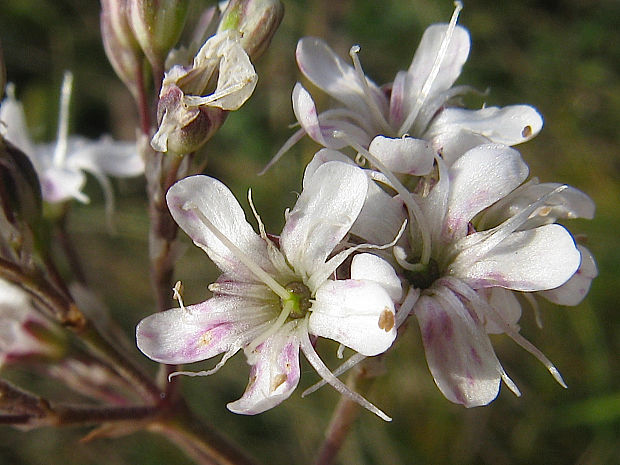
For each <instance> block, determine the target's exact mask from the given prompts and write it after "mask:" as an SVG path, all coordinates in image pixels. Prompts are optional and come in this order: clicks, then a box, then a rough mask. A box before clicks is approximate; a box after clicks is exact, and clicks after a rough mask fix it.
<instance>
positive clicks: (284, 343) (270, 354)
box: [227, 322, 300, 415]
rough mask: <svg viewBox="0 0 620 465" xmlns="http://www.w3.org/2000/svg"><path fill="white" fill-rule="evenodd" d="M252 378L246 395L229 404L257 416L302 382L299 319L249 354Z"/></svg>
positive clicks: (276, 403)
mask: <svg viewBox="0 0 620 465" xmlns="http://www.w3.org/2000/svg"><path fill="white" fill-rule="evenodd" d="M248 363H249V364H250V365H252V368H251V370H250V381H249V383H248V386H247V388H246V390H245V392H244V393H243V396H242V397H241V398H240V399H239V400H237V401H235V402H231V403H229V404H228V405H227V407H228V409H229V410H230V411H231V412H234V413H240V414H243V415H256V414H257V413H261V412H264V411H265V410H269V409H270V408H273V407H275V406H276V405H278V404H280V403H281V402H282V401H283V400H285V399H287V398H288V397H289V396H290V395H291V394H292V392H293V391H294V390H295V388H296V387H297V383H298V382H299V374H300V371H299V337H298V336H297V322H290V323H288V324H286V325H284V326H283V327H282V328H280V330H279V331H278V332H277V333H276V334H274V335H273V336H271V337H270V338H268V339H267V340H266V341H265V342H263V343H262V344H261V345H259V346H258V347H257V348H256V349H255V350H254V352H252V354H250V356H249V357H248Z"/></svg>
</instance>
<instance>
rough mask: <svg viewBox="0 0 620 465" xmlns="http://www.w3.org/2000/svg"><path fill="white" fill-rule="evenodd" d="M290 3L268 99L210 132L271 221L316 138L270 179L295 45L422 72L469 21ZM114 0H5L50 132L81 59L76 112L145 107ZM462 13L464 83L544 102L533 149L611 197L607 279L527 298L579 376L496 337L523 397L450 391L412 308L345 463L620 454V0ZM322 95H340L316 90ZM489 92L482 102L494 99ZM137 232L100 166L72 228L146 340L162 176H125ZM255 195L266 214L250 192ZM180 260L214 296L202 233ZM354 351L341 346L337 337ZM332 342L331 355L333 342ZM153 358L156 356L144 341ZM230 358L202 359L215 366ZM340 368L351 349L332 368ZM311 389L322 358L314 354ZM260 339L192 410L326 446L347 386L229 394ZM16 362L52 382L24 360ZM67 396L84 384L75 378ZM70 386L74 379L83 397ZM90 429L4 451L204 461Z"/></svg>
mask: <svg viewBox="0 0 620 465" xmlns="http://www.w3.org/2000/svg"><path fill="white" fill-rule="evenodd" d="M284 3H285V6H286V15H285V19H284V22H283V24H282V26H281V28H280V30H279V31H278V33H277V34H276V36H275V38H274V40H273V43H272V47H271V48H270V49H269V50H268V52H267V53H266V55H265V56H264V57H263V58H262V59H261V60H260V61H259V62H258V63H257V64H256V67H257V70H258V73H259V84H258V87H257V89H256V92H255V94H254V96H253V97H252V98H251V100H250V101H249V102H248V103H247V104H246V105H245V106H244V107H243V108H242V109H241V110H240V111H239V112H236V113H234V114H231V115H230V117H229V118H228V120H227V122H226V124H225V125H224V127H223V128H222V130H221V131H220V133H218V134H217V135H216V136H215V137H214V139H213V140H212V142H210V143H209V144H208V147H207V152H208V156H209V165H208V168H207V173H208V174H211V175H213V176H216V177H218V178H219V179H221V180H222V181H224V182H225V183H226V184H228V185H229V186H230V187H231V189H232V190H233V191H234V192H235V194H236V195H237V197H238V198H239V199H241V203H242V204H243V205H244V206H245V207H247V202H245V201H244V200H243V199H245V197H246V192H247V189H248V187H252V191H253V196H254V202H255V205H256V207H257V209H258V210H259V212H260V213H261V215H262V218H263V221H264V222H265V224H266V225H267V228H268V230H270V231H272V232H274V233H277V232H279V231H280V228H281V226H282V224H283V211H284V208H286V207H290V206H292V205H293V204H294V202H295V199H296V194H295V192H298V191H299V190H300V189H301V175H302V173H303V168H304V166H305V164H306V163H307V162H308V161H309V160H310V158H311V157H312V155H313V153H314V151H315V150H316V148H317V147H316V145H314V144H313V143H311V142H309V141H303V142H302V143H300V144H298V145H297V146H296V147H295V148H294V149H293V150H292V151H291V152H290V153H289V154H288V155H287V156H286V157H285V158H284V159H283V160H282V161H281V162H280V163H279V164H277V165H276V166H275V168H274V169H272V170H271V171H270V172H268V173H267V174H266V175H265V176H263V177H257V176H256V173H257V172H258V171H259V170H260V169H261V168H262V167H263V166H264V164H265V163H266V162H267V161H268V160H269V159H270V158H271V156H272V155H273V154H274V153H275V152H276V151H277V150H278V148H279V147H280V146H281V144H282V143H283V142H284V141H285V140H286V139H287V137H288V136H289V135H290V134H291V133H292V130H291V129H289V128H288V125H289V124H290V123H292V122H293V121H294V116H293V113H292V109H291V103H290V91H291V90H292V87H293V85H294V84H295V82H296V81H297V80H298V79H300V74H299V72H298V70H297V68H296V65H295V61H294V50H295V44H296V41H297V40H298V39H299V38H300V37H301V36H303V35H318V36H321V37H323V38H325V39H326V40H327V41H328V42H329V43H330V44H331V45H332V46H333V47H334V49H336V50H337V51H338V52H339V53H340V54H341V55H342V56H343V57H346V56H347V52H348V50H349V47H350V46H351V45H352V44H354V43H357V44H360V45H361V53H360V58H361V60H362V64H363V66H364V68H365V70H366V72H367V74H368V75H370V76H371V77H373V78H374V80H375V81H376V82H377V83H386V82H389V81H390V80H392V79H393V77H394V75H395V73H396V72H397V71H398V70H400V69H406V68H407V67H408V65H409V62H410V60H411V58H412V56H413V52H414V51H415V49H416V47H417V44H418V42H419V39H420V37H421V35H422V32H423V30H424V28H425V27H426V26H428V25H429V24H431V23H434V22H445V21H447V20H448V19H449V18H450V15H451V13H452V8H453V5H452V3H451V2H450V1H448V0H442V1H436V0H394V1H385V2H377V1H373V0H358V1H355V0H343V1H333V0H325V1H314V2H311V1H307V2H306V1H301V0H294V1H293V0H291V1H285V2H284ZM98 22H99V3H98V2H96V1H93V0H91V1H87V2H85V1H83V0H2V1H1V2H0V39H1V41H2V47H3V49H4V58H5V62H6V67H7V74H8V79H9V81H11V82H14V83H15V84H16V86H17V95H18V97H19V98H20V99H21V100H22V101H23V102H24V105H25V107H26V111H27V116H28V123H29V126H30V128H31V130H32V133H33V135H34V136H35V137H36V138H37V140H40V141H48V140H52V139H53V138H54V137H55V132H56V119H57V108H58V103H57V102H58V89H59V86H60V82H61V79H62V73H63V71H64V70H65V69H70V70H72V71H73V73H74V74H75V81H74V97H73V102H72V119H71V127H72V130H73V132H74V133H79V134H82V135H86V136H89V137H93V138H94V137H98V136H99V135H100V134H102V133H111V134H113V135H114V136H115V137H117V138H121V139H132V138H133V137H134V127H135V126H136V114H135V109H134V107H133V101H132V99H131V97H130V94H129V93H128V92H127V91H126V90H125V89H124V87H123V85H122V84H121V83H120V81H119V80H118V79H117V78H116V76H115V74H114V72H113V71H112V69H111V67H110V66H109V64H108V63H107V60H106V57H105V54H104V52H103V48H102V46H101V43H100V37H99V24H98ZM459 22H460V24H462V25H464V26H465V27H467V28H468V29H469V31H470V32H471V35H472V42H473V44H472V50H471V54H470V58H469V61H468V63H467V64H466V66H465V69H464V72H463V75H462V76H461V78H460V79H459V81H458V82H459V83H464V84H470V85H473V86H474V87H476V88H478V89H480V90H484V89H487V88H489V89H490V93H489V94H488V96H487V97H485V100H486V102H487V103H488V104H489V105H508V104H514V103H529V104H531V105H534V106H535V107H537V108H538V109H539V111H540V112H541V113H542V114H543V116H544V118H545V128H544V129H543V131H542V133H541V134H540V135H539V136H538V137H537V138H536V139H534V140H533V141H531V142H529V143H527V144H525V145H523V146H520V147H519V149H520V150H521V151H522V153H523V155H524V157H525V158H526V160H527V161H528V162H529V163H530V165H531V171H532V173H533V174H535V175H536V176H538V177H539V178H541V180H542V181H557V182H566V183H569V184H571V185H573V186H575V187H577V188H579V189H581V190H583V191H585V192H586V193H588V194H589V195H590V196H591V197H592V198H593V199H594V200H595V202H596V204H597V214H596V218H595V219H594V220H593V221H583V220H579V221H573V222H572V223H570V224H569V227H570V228H571V229H572V231H573V232H574V233H577V234H585V235H587V238H588V239H587V241H588V247H589V248H590V249H591V250H592V251H593V252H594V254H595V256H596V258H597V260H598V264H599V269H600V276H599V277H598V278H597V279H596V280H595V281H594V284H593V286H592V290H591V292H590V295H589V297H588V298H587V300H586V301H585V302H584V303H583V304H581V305H579V306H578V307H575V308H560V307H554V306H551V305H545V304H542V306H541V310H542V316H543V320H544V329H542V330H539V329H538V328H537V327H536V324H535V322H534V316H533V314H532V313H531V312H530V311H528V310H527V309H525V311H524V316H523V318H522V321H521V325H522V334H523V335H525V336H526V337H527V338H528V339H530V340H531V341H532V342H533V343H534V344H536V345H537V346H538V347H539V348H540V349H541V350H542V351H543V352H544V353H545V354H546V355H547V356H548V357H549V358H550V359H551V360H552V361H553V362H554V363H555V364H556V366H557V367H558V368H559V369H560V371H561V372H562V374H563V376H564V379H565V380H566V383H567V384H568V386H569V389H567V390H564V389H562V388H561V387H560V386H558V385H557V384H556V383H555V382H554V381H553V379H552V378H551V376H550V375H549V374H548V373H547V371H546V370H545V368H544V367H543V366H542V365H540V364H539V363H538V362H537V361H536V360H535V359H534V358H533V357H531V356H529V355H528V354H527V353H526V352H525V351H523V350H522V349H520V348H519V347H517V345H516V344H514V343H513V342H512V341H511V340H509V339H508V338H507V337H498V338H496V339H494V341H493V342H494V345H495V348H496V351H497V353H498V355H499V357H500V360H501V361H502V363H503V365H504V367H505V368H506V370H507V371H508V373H509V374H510V375H511V376H512V377H513V379H514V380H515V381H516V382H517V384H518V385H519V387H520V388H521V391H522V392H523V396H522V397H521V398H515V397H514V396H513V395H512V394H511V393H510V392H506V390H505V389H502V392H501V393H500V395H499V397H498V399H497V400H496V401H495V402H493V403H492V404H491V405H490V406H487V407H484V408H476V409H471V410H467V409H464V408H462V407H459V406H456V405H453V404H451V403H450V402H448V401H447V400H445V399H444V398H443V396H442V395H441V394H440V392H439V391H438V389H437V388H436V387H435V385H434V383H433V380H432V377H431V376H430V373H429V372H428V368H427V366H426V362H425V359H424V353H423V349H422V346H421V343H420V338H419V332H418V328H416V327H415V324H413V323H411V324H410V325H409V328H407V331H406V332H404V334H403V335H402V337H401V338H399V340H398V342H397V344H396V345H395V347H394V348H393V349H392V350H391V351H390V353H389V354H388V355H387V358H386V361H387V373H386V374H385V375H384V376H381V377H380V378H378V379H377V380H376V382H375V384H374V386H373V389H372V391H371V392H370V394H369V398H370V399H371V401H373V402H375V403H376V404H377V405H379V406H380V407H381V408H383V409H384V410H385V411H386V412H388V413H389V414H391V415H392V416H393V417H394V421H393V422H392V423H389V424H388V423H384V422H382V421H381V420H379V419H377V418H376V417H374V416H373V415H372V414H369V413H367V412H362V413H361V415H360V418H359V420H358V421H357V423H356V424H355V425H354V427H353V430H352V432H351V435H350V437H349V439H348V441H347V442H346V444H345V447H344V449H343V451H342V453H341V455H340V457H339V461H338V463H341V464H438V463H454V464H479V463H482V464H491V463H492V464H584V465H585V464H588V465H598V464H617V463H620V434H619V433H618V432H619V431H620V382H619V381H620V377H619V371H620V357H619V356H618V354H619V353H620V337H619V336H618V334H620V331H619V329H620V328H619V321H620V318H619V317H618V313H619V312H618V301H619V300H620V299H619V298H618V296H617V295H616V294H615V292H616V291H618V290H620V279H619V273H620V247H619V246H618V234H619V231H620V209H619V208H618V203H619V201H620V182H619V181H620V153H619V148H620V143H619V134H620V131H619V129H618V128H619V127H620V79H619V74H620V27H619V26H620V2H618V1H617V0H604V1H593V0H565V1H562V0H555V1H553V0H552V1H542V0H539V1H534V0H525V1H520V2H515V1H510V0H502V1H498V0H478V1H475V2H474V1H470V2H468V1H466V2H465V9H464V10H463V12H462V14H461V17H460V20H459ZM314 95H315V97H317V103H318V105H319V107H320V108H325V105H326V104H327V101H326V100H325V99H323V100H321V98H320V97H319V95H320V94H319V93H318V92H314ZM472 103H473V104H475V105H480V104H481V103H482V100H481V99H476V98H474V99H473V100H472ZM115 185H116V188H117V203H118V210H117V212H116V215H115V219H116V224H117V229H118V233H117V234H116V235H110V234H108V233H107V232H106V228H105V219H104V215H103V200H102V196H101V193H100V191H99V190H98V186H97V185H96V183H95V182H94V181H93V180H92V179H91V180H90V181H89V186H88V193H89V195H91V197H92V199H93V202H92V204H91V205H89V206H83V205H78V204H76V205H74V211H73V212H72V215H71V222H70V231H71V233H72V234H73V237H74V240H75V245H76V247H77V249H78V251H79V252H80V254H81V255H82V257H83V259H84V263H85V266H86V268H87V270H86V271H87V276H88V278H89V281H90V283H91V284H92V287H93V289H95V290H96V292H97V293H98V294H99V295H100V297H101V298H102V299H103V300H104V301H105V302H106V304H107V305H108V306H109V307H110V311H111V312H112V314H113V315H114V317H115V318H116V319H118V320H119V321H120V323H121V324H122V325H123V327H124V328H125V330H126V331H127V334H129V335H130V337H133V336H132V334H133V331H134V327H135V324H136V323H137V322H138V321H139V320H140V319H141V318H143V317H144V316H146V315H148V314H150V313H152V312H153V311H154V305H153V297H152V293H151V291H150V288H149V280H148V269H147V230H148V218H147V215H146V211H145V208H144V205H145V196H144V193H143V188H144V185H143V182H142V181H140V180H137V181H135V180H134V181H123V182H116V183H115ZM246 211H249V210H247V209H246ZM185 239H186V238H184V243H185V244H187V251H186V253H185V255H184V256H183V258H182V259H181V260H180V263H179V265H178V268H177V270H178V271H177V275H176V277H177V279H181V280H182V281H183V282H184V284H185V301H186V303H193V302H197V301H199V300H203V299H204V298H205V297H206V296H207V292H208V291H207V285H208V284H209V283H210V282H211V281H213V280H214V279H215V278H216V270H215V269H214V268H213V266H212V265H211V264H210V262H209V260H208V259H207V258H206V256H205V255H204V254H203V253H202V252H201V251H200V250H198V249H197V248H195V247H193V246H191V244H190V242H189V241H188V240H185ZM321 349H322V353H328V354H329V356H327V358H328V359H329V361H330V362H331V363H332V364H333V363H336V360H335V357H333V356H332V354H333V353H335V350H336V345H335V344H334V345H333V346H330V344H329V343H327V342H325V343H322V346H321ZM330 356H332V357H331V358H330ZM136 359H138V360H141V361H142V362H143V364H144V366H148V367H149V368H150V369H151V370H152V371H153V372H155V370H156V366H155V364H154V363H153V362H150V361H149V360H147V359H146V358H145V357H142V356H141V354H139V353H138V351H137V350H136ZM212 364H213V362H212V361H210V362H207V363H205V364H197V365H194V366H192V367H189V368H190V369H201V368H203V367H208V366H211V365H212ZM332 366H333V365H332ZM302 371H303V376H302V381H301V383H300V387H302V388H303V387H307V386H309V385H311V384H312V383H313V382H314V381H315V380H316V379H317V375H316V374H314V373H313V370H312V369H311V368H310V367H309V366H308V365H307V364H304V365H302ZM247 373H248V369H247V366H246V364H245V361H244V359H243V356H241V355H238V356H236V357H235V358H234V359H233V360H231V361H230V362H229V363H228V364H227V365H226V366H225V367H224V368H223V369H222V370H221V371H220V372H219V373H218V374H217V375H215V376H213V377H210V378H193V379H189V378H187V379H184V380H183V389H184V391H185V392H186V393H187V396H188V399H189V402H190V404H191V405H192V407H193V408H194V410H195V411H196V412H198V413H199V414H200V415H201V416H202V417H204V418H205V419H206V420H207V421H209V422H210V423H212V424H216V425H218V426H220V427H221V429H222V430H223V431H224V432H225V434H227V435H228V436H229V437H231V438H232V439H234V440H235V441H237V442H238V443H240V444H244V445H246V446H247V449H248V450H249V452H250V453H252V454H253V455H255V456H256V457H257V458H258V459H259V460H262V461H264V462H265V463H270V464H271V465H277V464H290V463H310V462H311V459H312V457H313V454H314V453H315V451H316V449H317V447H318V446H319V444H320V443H321V440H322V438H323V434H324V433H323V432H324V430H325V428H326V425H327V423H328V421H329V416H330V413H331V410H332V409H333V407H334V406H335V404H336V402H337V400H338V395H337V393H336V392H335V391H333V390H331V389H329V388H324V389H322V390H320V391H319V392H317V393H315V394H313V395H311V396H310V397H308V398H305V399H300V393H301V390H298V391H297V392H296V393H294V394H293V395H292V397H291V398H290V399H289V400H288V401H286V402H284V403H283V404H282V405H281V406H279V407H277V408H275V409H273V410H271V411H269V412H267V413H264V414H262V415H259V416H255V417H243V416H237V415H234V414H232V413H230V412H228V411H227V410H226V407H225V404H226V402H228V401H232V400H235V399H237V398H238V397H239V396H240V395H241V393H242V392H243V390H244V388H245V384H246V382H247ZM3 376H7V377H8V378H11V377H12V376H13V378H11V379H19V380H20V381H26V382H30V383H31V384H29V385H27V386H26V387H32V386H35V387H36V386H37V385H38V384H37V383H38V380H37V379H35V377H33V376H29V375H28V373H27V372H25V373H17V374H15V373H12V372H10V371H9V372H7V373H3ZM56 393H57V395H58V396H59V398H62V397H64V396H66V394H67V393H63V391H62V389H57V390H56ZM69 395H70V394H69ZM87 431H88V429H84V428H67V429H62V430H53V429H44V430H39V431H32V432H20V431H17V430H15V429H12V428H9V427H5V426H3V427H0V464H7V465H8V464H11V465H18V464H28V465H31V464H41V463H52V464H61V463H62V464H65V465H69V464H71V465H73V464H107V465H113V464H119V465H122V464H144V465H147V464H153V465H156V464H164V463H166V464H169V463H174V464H188V463H190V462H189V461H188V460H187V459H186V458H185V457H184V456H183V454H182V453H181V452H180V451H178V450H177V449H176V448H175V447H174V446H172V445H168V444H167V443H165V442H164V441H161V440H160V438H159V437H156V436H152V435H149V434H146V433H138V434H134V435H132V436H129V437H125V438H121V439H118V440H112V439H101V440H95V441H93V442H90V443H82V442H79V440H80V438H81V437H83V436H84V435H85V434H86V432H87Z"/></svg>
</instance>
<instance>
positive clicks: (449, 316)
mask: <svg viewBox="0 0 620 465" xmlns="http://www.w3.org/2000/svg"><path fill="white" fill-rule="evenodd" d="M437 292H438V294H437V295H435V296H433V297H430V296H427V295H423V296H421V297H420V299H419V300H418V301H417V303H416V305H415V307H414V313H415V316H416V317H417V319H418V322H419V325H420V331H421V333H422V343H423V344H424V351H425V353H426V361H427V363H428V367H429V369H430V371H431V373H432V375H433V378H434V380H435V383H436V384H437V387H438V388H439V390H440V391H441V392H442V393H443V395H444V396H445V397H446V398H447V399H448V400H450V401H451V402H454V403H457V404H462V405H464V406H465V407H477V406H480V405H486V404H488V403H489V402H491V401H493V400H494V399H495V398H496V397H497V394H498V392H499V386H500V381H501V375H502V373H503V370H502V368H501V365H500V363H499V361H498V360H497V357H496V355H495V352H494V351H493V347H492V346H491V342H490V340H489V338H488V336H487V335H486V333H485V332H484V328H483V327H482V325H481V323H480V321H478V319H477V318H476V317H475V315H474V316H472V315H471V314H470V313H469V312H468V310H467V309H466V308H465V306H464V305H463V303H462V302H461V301H460V300H459V299H458V298H457V297H456V296H455V295H454V294H453V293H451V292H450V291H448V290H447V289H445V288H438V289H437ZM439 294H441V296H440V295H439Z"/></svg>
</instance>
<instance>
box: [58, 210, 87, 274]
mask: <svg viewBox="0 0 620 465" xmlns="http://www.w3.org/2000/svg"><path fill="white" fill-rule="evenodd" d="M68 215H69V209H68V208H65V210H64V211H63V212H62V215H61V216H60V218H59V220H58V222H57V223H56V233H57V235H58V239H59V241H60V245H61V247H62V250H63V252H64V253H65V257H66V258H67V263H68V264H69V267H70V268H71V271H72V272H73V278H74V279H75V280H76V281H77V282H78V283H80V284H83V285H86V273H84V268H83V267H82V264H81V262H80V258H79V255H78V253H77V251H76V250H75V247H74V246H73V241H72V240H71V237H70V236H69V233H68V231H67V221H68Z"/></svg>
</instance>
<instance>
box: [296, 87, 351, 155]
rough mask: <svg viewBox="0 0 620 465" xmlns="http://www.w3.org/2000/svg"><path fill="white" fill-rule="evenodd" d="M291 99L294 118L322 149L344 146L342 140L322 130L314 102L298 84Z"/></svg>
mask: <svg viewBox="0 0 620 465" xmlns="http://www.w3.org/2000/svg"><path fill="white" fill-rule="evenodd" d="M292 97H293V111H294V112H295V117H296V118H297V121H299V124H300V125H301V127H302V128H303V129H304V131H306V134H308V136H310V138H312V140H314V141H315V142H317V143H319V144H321V145H322V146H324V147H330V148H334V149H338V148H342V147H344V146H345V145H346V142H345V141H343V140H342V139H338V138H334V137H332V136H331V134H330V131H329V130H325V131H324V130H323V128H322V127H321V123H320V122H319V115H318V114H317V110H316V106H315V104H314V100H312V96H311V95H310V93H309V92H308V91H307V90H306V89H304V87H303V86H302V85H301V84H300V83H299V82H298V83H297V84H295V87H294V88H293V94H292Z"/></svg>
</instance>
